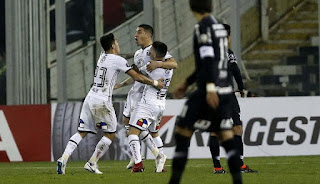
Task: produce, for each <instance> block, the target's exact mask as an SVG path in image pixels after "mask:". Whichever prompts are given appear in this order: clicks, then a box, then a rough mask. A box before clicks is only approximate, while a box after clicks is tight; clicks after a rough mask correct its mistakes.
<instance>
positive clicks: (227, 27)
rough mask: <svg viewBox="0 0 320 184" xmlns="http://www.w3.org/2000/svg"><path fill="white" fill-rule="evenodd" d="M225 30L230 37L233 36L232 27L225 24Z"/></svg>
mask: <svg viewBox="0 0 320 184" xmlns="http://www.w3.org/2000/svg"><path fill="white" fill-rule="evenodd" d="M223 26H224V29H226V31H227V32H228V36H230V35H231V27H230V25H229V24H223Z"/></svg>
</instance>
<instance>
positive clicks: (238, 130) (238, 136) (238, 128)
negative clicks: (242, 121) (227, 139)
mask: <svg viewBox="0 0 320 184" xmlns="http://www.w3.org/2000/svg"><path fill="white" fill-rule="evenodd" d="M233 132H234V141H235V144H236V146H237V148H238V150H239V154H240V163H241V166H243V165H244V163H243V142H242V125H235V126H233Z"/></svg>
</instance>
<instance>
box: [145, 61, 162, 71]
mask: <svg viewBox="0 0 320 184" xmlns="http://www.w3.org/2000/svg"><path fill="white" fill-rule="evenodd" d="M158 63H159V62H157V61H152V60H151V61H149V64H148V65H147V70H148V72H152V71H153V70H155V69H157V68H159V66H158Z"/></svg>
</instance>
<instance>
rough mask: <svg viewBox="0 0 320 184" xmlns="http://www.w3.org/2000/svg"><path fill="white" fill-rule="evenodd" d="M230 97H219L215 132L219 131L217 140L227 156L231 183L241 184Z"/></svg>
mask: <svg viewBox="0 0 320 184" xmlns="http://www.w3.org/2000/svg"><path fill="white" fill-rule="evenodd" d="M231 98H232V97H231V95H219V100H220V101H219V108H218V112H219V117H218V121H215V122H216V123H215V126H216V128H215V130H217V131H219V132H218V135H219V139H220V142H221V146H222V147H223V148H224V149H225V151H226V154H227V161H228V166H229V170H230V173H231V175H232V179H233V183H236V184H240V183H242V176H241V171H240V155H239V151H238V149H237V147H236V144H235V140H234V133H233V130H232V128H233V121H232V99H231Z"/></svg>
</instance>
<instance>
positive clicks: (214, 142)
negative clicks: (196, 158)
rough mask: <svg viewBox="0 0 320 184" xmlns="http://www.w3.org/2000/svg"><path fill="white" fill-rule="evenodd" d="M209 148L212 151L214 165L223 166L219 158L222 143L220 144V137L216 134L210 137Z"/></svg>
mask: <svg viewBox="0 0 320 184" xmlns="http://www.w3.org/2000/svg"><path fill="white" fill-rule="evenodd" d="M209 148H210V152H211V157H212V162H213V167H221V164H220V159H219V160H218V157H219V156H220V145H219V140H218V137H216V136H210V137H209Z"/></svg>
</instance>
